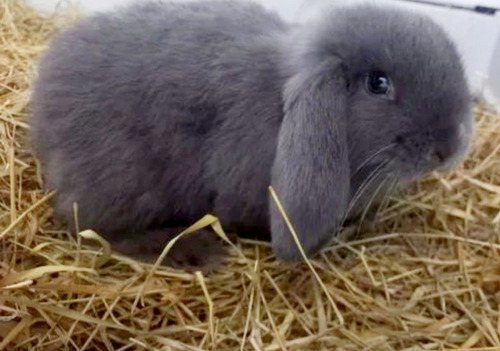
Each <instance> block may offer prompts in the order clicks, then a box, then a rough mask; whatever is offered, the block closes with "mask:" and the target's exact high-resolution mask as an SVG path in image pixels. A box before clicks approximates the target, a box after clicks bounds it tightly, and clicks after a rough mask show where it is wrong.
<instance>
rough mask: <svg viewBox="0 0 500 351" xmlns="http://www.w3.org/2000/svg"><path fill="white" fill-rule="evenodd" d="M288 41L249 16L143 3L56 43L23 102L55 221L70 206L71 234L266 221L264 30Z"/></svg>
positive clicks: (269, 77) (273, 63)
mask: <svg viewBox="0 0 500 351" xmlns="http://www.w3.org/2000/svg"><path fill="white" fill-rule="evenodd" d="M248 10H249V11H250V13H248V12H247V11H248ZM252 11H253V16H252ZM249 16H251V18H253V19H254V21H248V19H249ZM284 30H286V27H285V26H284V25H283V23H281V22H280V21H279V20H278V19H277V18H275V17H273V16H270V15H268V14H267V13H265V12H263V11H261V9H260V8H259V7H253V6H248V7H241V6H235V5H229V4H228V3H224V4H223V5H222V4H221V5H220V6H218V5H215V6H214V5H210V4H208V5H204V4H203V5H197V6H194V5H193V6H192V5H190V6H185V5H184V6H183V5H170V6H169V5H163V4H161V5H160V4H159V3H150V4H147V5H143V6H141V7H140V8H139V10H137V11H134V12H128V13H127V15H126V16H123V17H118V18H116V19H114V20H111V21H110V20H109V18H108V17H107V16H102V17H98V18H96V19H93V20H92V21H89V22H84V23H82V24H80V25H79V27H77V28H76V29H74V30H72V31H70V32H68V33H66V34H65V35H64V36H63V37H61V38H59V39H58V41H59V43H60V45H57V43H58V41H56V45H55V49H54V50H52V51H50V52H49V54H48V55H47V56H46V57H45V58H44V60H43V62H42V68H43V70H42V71H41V72H40V74H41V77H40V79H39V80H38V83H37V85H36V86H35V95H34V103H33V115H34V119H33V126H34V128H35V132H34V134H35V136H36V142H35V144H36V145H37V146H39V152H38V154H39V157H40V158H41V160H42V161H43V163H44V164H46V169H47V172H48V173H47V182H48V186H49V187H51V188H52V187H53V188H57V189H58V192H59V196H58V197H57V198H56V207H57V208H58V210H59V212H61V213H64V214H65V215H66V216H71V214H70V213H69V212H70V211H71V208H72V203H73V202H78V206H79V214H80V225H81V227H92V228H95V229H97V230H99V231H103V232H110V231H112V232H114V231H134V230H143V229H145V228H147V227H149V226H150V225H154V226H157V225H165V224H167V223H170V222H174V223H175V222H179V223H180V224H189V223H192V221H194V220H196V219H197V218H200V217H201V216H203V215H204V214H206V213H208V212H211V211H213V210H215V211H216V212H217V214H218V215H220V216H221V218H232V219H233V220H234V221H235V222H247V223H255V224H258V225H262V224H263V223H265V222H266V216H267V215H266V213H267V200H266V196H265V195H264V196H263V194H262V191H263V190H264V191H265V189H266V187H267V185H268V184H269V178H270V173H269V169H270V167H271V165H272V161H273V157H274V153H275V152H274V150H275V145H274V144H275V142H276V135H277V133H278V130H279V126H280V123H281V119H282V118H283V115H282V113H281V95H280V94H281V92H280V90H281V86H282V84H283V77H282V76H281V75H280V72H279V66H278V61H279V57H278V53H277V52H276V50H275V48H273V46H275V45H276V40H271V38H270V36H269V33H270V32H271V33H275V32H277V31H284ZM110 38H113V40H110ZM207 43H210V45H207ZM131 46H132V47H133V49H132V48H131ZM155 57H157V58H158V59H154V58H155ZM247 57H248V58H249V59H245V60H243V59H242V58H247ZM49 101H52V103H49ZM56 101H57V103H56ZM270 106H271V108H269V107H270ZM250 119H251V120H250ZM235 136H237V137H236V138H235ZM42 150H43V151H42ZM240 172H241V173H240ZM235 173H239V174H245V177H244V178H243V177H241V176H239V175H238V176H236V177H235ZM98 199H99V200H98ZM221 201H222V202H223V203H222V204H221ZM68 218H70V217H68Z"/></svg>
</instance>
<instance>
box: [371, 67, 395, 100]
mask: <svg viewBox="0 0 500 351" xmlns="http://www.w3.org/2000/svg"><path fill="white" fill-rule="evenodd" d="M366 88H367V89H368V91H369V92H370V93H372V94H376V95H387V94H389V91H390V90H391V80H390V79H389V77H387V75H386V74H385V73H384V72H381V71H373V72H370V73H369V74H368V75H367V77H366Z"/></svg>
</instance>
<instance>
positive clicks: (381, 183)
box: [30, 1, 473, 267]
mask: <svg viewBox="0 0 500 351" xmlns="http://www.w3.org/2000/svg"><path fill="white" fill-rule="evenodd" d="M30 122H31V126H32V133H31V135H32V138H31V140H32V145H33V149H34V152H35V155H36V156H37V157H38V159H39V160H40V163H41V166H42V170H43V176H44V181H45V186H46V187H47V188H48V189H56V190H57V194H56V196H55V199H54V202H53V205H54V207H55V209H56V212H57V214H58V215H59V218H61V219H62V220H63V221H64V222H66V223H67V224H68V225H69V224H72V218H73V213H72V209H73V203H77V205H78V209H79V211H78V214H79V225H80V228H92V229H94V230H96V231H98V232H100V233H101V234H103V235H104V236H105V237H107V238H109V240H110V241H111V242H112V243H113V244H114V245H115V247H116V248H117V249H118V250H119V251H120V250H121V251H122V252H125V253H128V254H131V255H135V256H137V257H140V256H141V255H142V254H143V253H147V255H149V254H152V253H158V252H159V251H161V250H162V249H163V245H164V244H165V242H166V241H168V240H170V239H171V238H172V237H173V235H175V234H177V233H178V231H179V230H181V229H182V228H184V227H186V226H188V225H190V224H192V223H193V222H195V221H196V220H198V219H199V218H201V217H202V216H203V215H205V214H207V213H212V214H214V215H216V216H217V217H219V219H220V220H221V222H222V224H223V226H224V228H225V229H226V230H229V231H235V232H237V233H239V234H241V235H243V236H245V235H249V233H255V234H256V235H257V237H258V238H263V239H267V240H270V241H271V243H272V247H273V250H274V252H275V253H276V254H277V256H279V257H280V258H282V259H284V260H297V259H300V253H299V250H298V249H297V246H296V245H295V242H294V240H293V238H292V236H291V234H290V232H289V231H288V228H287V226H286V225H285V222H284V220H283V219H282V216H281V214H280V212H279V211H278V210H277V208H276V206H275V204H274V202H273V201H272V200H271V199H270V196H269V193H268V187H269V186H270V185H271V186H273V188H274V190H275V191H276V194H277V195H278V197H279V199H280V201H281V203H282V204H283V207H284V209H285V211H286V213H287V214H288V216H289V217H290V219H291V221H292V223H293V225H294V227H295V229H296V231H297V233H298V235H299V239H300V242H301V245H302V246H303V248H304V250H305V252H306V253H307V254H308V255H309V256H311V257H312V256H314V255H315V254H316V253H318V251H319V250H320V249H322V248H323V247H324V246H325V245H326V244H328V242H329V241H330V240H331V238H332V237H333V235H334V233H335V231H336V229H338V228H339V226H340V225H341V223H342V221H343V220H344V219H345V218H352V217H353V216H356V215H359V213H360V212H361V211H363V210H364V208H365V207H366V206H368V205H369V204H370V203H371V202H372V199H377V198H379V196H378V195H379V194H382V193H384V191H386V190H388V189H390V188H391V186H393V185H394V184H401V183H402V182H407V181H410V180H413V179H416V178H418V177H420V176H422V175H424V174H426V173H428V172H429V171H432V170H447V169H449V168H450V167H452V166H453V165H455V164H456V163H457V162H458V161H459V160H461V159H462V158H463V157H464V156H465V154H466V153H467V152H468V150H469V145H470V142H471V138H472V135H473V118H472V113H471V97H470V93H469V90H468V86H467V82H466V79H465V76H464V72H463V67H462V63H461V59H460V57H459V54H458V53H457V49H456V48H455V46H454V44H453V43H452V41H451V40H450V39H449V38H448V36H447V35H446V34H445V32H444V31H443V30H442V29H441V28H440V27H439V26H438V25H437V24H435V23H434V22H433V21H431V20H430V19H428V18H426V17H424V16H422V15H417V14H415V13H410V12H406V11H404V10H397V9H393V8H387V7H377V6H373V5H358V6H350V7H345V8H341V9H335V10H332V11H330V12H327V13H324V14H323V16H322V18H320V19H319V20H317V21H315V22H313V23H309V24H307V25H300V26H299V25H291V24H287V23H285V22H284V21H283V20H281V19H280V18H279V17H278V16H277V15H276V14H273V13H270V12H268V11H266V10H265V9H264V8H262V7H261V6H260V5H257V4H252V3H242V2H235V1H210V2H207V1H200V2H191V3H187V4H172V3H162V2H158V1H157V2H155V1H148V2H141V3H137V4H134V5H129V6H127V7H124V8H121V9H120V10H117V11H115V12H110V13H101V14H97V15H93V16H91V17H88V18H86V19H83V20H81V21H80V22H79V23H78V24H77V25H76V26H74V27H73V28H71V29H68V30H66V31H64V32H63V33H61V34H60V35H59V36H58V37H57V38H56V39H54V41H53V42H52V44H51V47H50V48H49V50H48V51H47V52H46V54H45V55H44V56H43V57H42V58H41V61H40V65H39V72H38V77H37V78H36V80H35V82H34V87H33V94H32V97H31V102H30ZM211 238H212V239H211ZM213 238H215V235H214V234H212V233H208V234H207V233H205V234H203V233H201V234H200V235H199V236H192V237H190V238H188V239H186V240H184V241H183V242H180V243H179V245H178V246H176V247H174V256H173V257H174V258H173V261H172V262H173V264H179V265H185V266H190V265H192V266H194V267H197V266H199V265H205V264H209V263H210V261H211V260H212V256H214V255H215V254H220V253H222V252H223V249H222V248H221V247H220V246H218V245H217V244H214V242H213V241H214V240H215V239H213ZM147 255H146V256H147Z"/></svg>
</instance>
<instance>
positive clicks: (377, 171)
mask: <svg viewBox="0 0 500 351" xmlns="http://www.w3.org/2000/svg"><path fill="white" fill-rule="evenodd" d="M389 162H390V160H387V161H385V162H382V163H381V164H380V165H378V166H377V167H376V168H375V169H374V170H373V171H372V172H371V173H370V174H369V175H368V177H366V179H365V180H364V181H363V183H361V185H360V186H359V188H358V190H356V193H355V194H354V196H353V197H352V199H351V201H350V203H349V206H348V208H347V210H346V212H345V214H344V217H343V219H342V221H341V222H340V223H341V226H340V227H342V226H343V225H344V223H345V221H346V220H347V218H348V216H349V213H350V212H351V211H352V209H353V207H354V205H355V204H356V202H357V201H358V200H359V198H360V197H361V195H362V194H363V193H364V191H365V190H366V189H367V188H368V187H369V186H370V185H371V183H372V182H373V181H374V180H375V179H376V178H377V177H378V176H379V175H380V174H381V173H382V171H383V170H384V168H385V167H386V166H387V165H388V164H389ZM340 227H339V228H340Z"/></svg>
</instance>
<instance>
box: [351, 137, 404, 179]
mask: <svg viewBox="0 0 500 351" xmlns="http://www.w3.org/2000/svg"><path fill="white" fill-rule="evenodd" d="M394 146H396V143H390V144H388V145H386V146H383V147H381V148H380V149H378V150H377V151H375V152H374V153H372V154H371V155H370V156H368V157H367V158H366V159H365V160H364V161H363V162H362V163H361V164H360V165H359V166H358V168H356V170H355V171H354V173H353V174H352V176H354V175H356V174H357V173H358V172H359V171H360V170H361V169H362V168H363V167H364V166H366V164H367V163H368V162H370V161H371V160H373V159H374V158H375V157H377V156H378V155H380V154H381V153H382V152H384V151H387V150H388V149H390V148H392V147H394Z"/></svg>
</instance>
